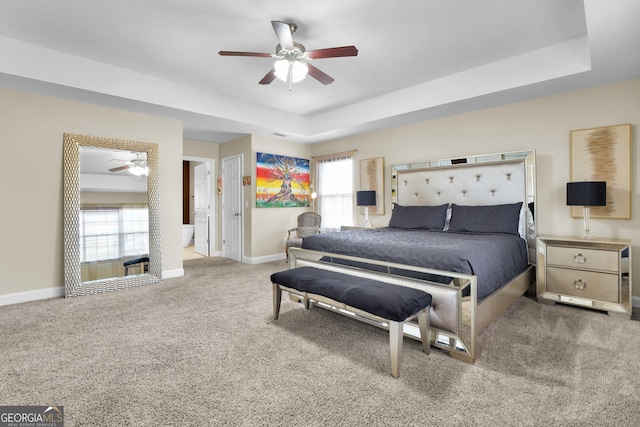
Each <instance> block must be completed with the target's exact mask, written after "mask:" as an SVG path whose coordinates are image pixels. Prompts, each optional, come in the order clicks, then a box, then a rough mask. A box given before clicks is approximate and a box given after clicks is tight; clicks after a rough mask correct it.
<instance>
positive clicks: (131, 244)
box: [80, 204, 149, 262]
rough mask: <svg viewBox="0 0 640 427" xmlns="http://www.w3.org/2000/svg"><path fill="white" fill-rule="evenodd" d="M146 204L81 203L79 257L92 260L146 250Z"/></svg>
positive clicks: (146, 251)
mask: <svg viewBox="0 0 640 427" xmlns="http://www.w3.org/2000/svg"><path fill="white" fill-rule="evenodd" d="M148 230H149V209H148V205H146V204H126V205H117V206H95V205H94V206H83V207H82V208H81V209H80V260H81V262H94V261H105V260H115V259H121V258H127V257H135V256H141V255H145V254H148V253H149V232H148Z"/></svg>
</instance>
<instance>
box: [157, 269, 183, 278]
mask: <svg viewBox="0 0 640 427" xmlns="http://www.w3.org/2000/svg"><path fill="white" fill-rule="evenodd" d="M182 276H184V268H176V269H175V270H162V280H164V279H173V278H176V277H182Z"/></svg>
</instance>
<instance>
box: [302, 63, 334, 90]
mask: <svg viewBox="0 0 640 427" xmlns="http://www.w3.org/2000/svg"><path fill="white" fill-rule="evenodd" d="M307 67H309V75H310V76H311V77H313V78H314V79H316V80H317V81H319V82H320V83H322V84H323V85H330V84H331V83H333V80H334V79H333V77H331V76H330V75H328V74H327V73H325V72H324V71H320V70H319V69H318V68H317V67H314V66H313V65H311V64H309V63H307Z"/></svg>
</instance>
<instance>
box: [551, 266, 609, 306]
mask: <svg viewBox="0 0 640 427" xmlns="http://www.w3.org/2000/svg"><path fill="white" fill-rule="evenodd" d="M547 290H548V291H549V292H555V293H557V294H563V295H571V296H576V297H580V298H586V299H594V300H600V301H608V302H613V303H618V302H619V297H618V275H617V274H609V273H596V272H592V271H582V270H573V269H568V268H558V267H547Z"/></svg>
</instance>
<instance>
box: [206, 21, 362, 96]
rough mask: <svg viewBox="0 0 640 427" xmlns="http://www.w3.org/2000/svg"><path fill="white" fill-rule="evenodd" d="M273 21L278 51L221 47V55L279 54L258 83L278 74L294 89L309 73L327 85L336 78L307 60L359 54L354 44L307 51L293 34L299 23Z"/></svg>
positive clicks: (267, 81)
mask: <svg viewBox="0 0 640 427" xmlns="http://www.w3.org/2000/svg"><path fill="white" fill-rule="evenodd" d="M271 25H273V29H274V30H275V32H276V35H277V36H278V41H279V42H280V43H279V44H278V45H277V46H276V53H275V54H269V53H259V52H236V51H228V50H221V51H220V52H218V54H219V55H221V56H254V57H262V58H269V57H271V58H276V59H277V60H276V61H275V63H274V64H273V68H272V69H271V70H270V71H269V72H268V73H267V74H266V75H265V76H264V77H263V78H262V80H260V81H259V82H258V83H259V84H261V85H268V84H270V83H271V82H272V81H273V80H274V79H275V78H276V77H277V78H278V79H279V80H282V81H283V82H287V83H289V90H291V89H292V85H293V83H297V82H299V81H301V80H303V79H304V78H305V77H306V76H307V75H310V76H311V77H313V78H314V79H316V80H317V81H319V82H320V83H322V84H324V85H328V84H331V83H333V81H334V79H333V78H332V77H331V76H329V75H327V74H326V73H324V72H323V71H321V70H320V69H318V68H316V67H314V66H313V65H311V64H309V63H308V62H306V61H309V60H314V59H323V58H338V57H343V56H357V55H358V49H356V47H355V46H342V47H331V48H326V49H317V50H311V51H307V50H306V49H305V47H304V46H303V45H302V44H300V43H295V42H294V41H293V34H294V33H295V32H296V29H297V28H298V26H297V25H296V24H293V23H287V22H282V21H271Z"/></svg>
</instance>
